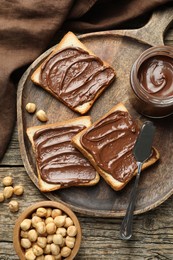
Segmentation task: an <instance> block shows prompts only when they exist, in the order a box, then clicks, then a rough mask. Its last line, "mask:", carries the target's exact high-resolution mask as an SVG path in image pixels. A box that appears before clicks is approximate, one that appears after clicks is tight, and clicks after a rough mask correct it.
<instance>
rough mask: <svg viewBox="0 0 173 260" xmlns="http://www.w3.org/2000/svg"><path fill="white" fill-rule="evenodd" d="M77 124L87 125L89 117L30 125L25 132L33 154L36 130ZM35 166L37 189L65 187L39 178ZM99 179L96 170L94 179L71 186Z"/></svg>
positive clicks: (90, 183)
mask: <svg viewBox="0 0 173 260" xmlns="http://www.w3.org/2000/svg"><path fill="white" fill-rule="evenodd" d="M72 124H73V125H79V124H82V125H84V126H86V127H89V126H90V125H91V117H90V116H81V117H78V118H75V119H70V120H67V121H63V122H58V123H53V124H47V125H41V126H32V127H29V128H27V130H26V133H27V135H28V138H29V140H30V142H31V144H32V149H33V152H34V154H36V149H35V145H34V140H33V137H34V134H35V132H36V131H37V130H41V129H49V128H52V127H58V126H70V125H72ZM36 168H37V174H38V183H39V189H40V190H41V191H43V192H50V191H54V190H58V189H62V188H65V186H62V185H60V184H50V183H47V182H45V181H44V180H43V179H42V178H41V174H40V169H39V168H38V164H37V162H36ZM99 180H100V176H99V174H98V173H97V172H96V176H95V179H93V180H91V181H90V182H87V183H81V184H80V183H79V184H76V185H73V186H93V185H95V184H97V183H98V182H99Z"/></svg>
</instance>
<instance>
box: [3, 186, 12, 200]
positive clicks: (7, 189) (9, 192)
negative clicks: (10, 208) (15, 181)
mask: <svg viewBox="0 0 173 260" xmlns="http://www.w3.org/2000/svg"><path fill="white" fill-rule="evenodd" d="M3 193H4V197H5V199H9V198H11V197H12V195H13V187H12V186H7V187H5V188H4V191H3Z"/></svg>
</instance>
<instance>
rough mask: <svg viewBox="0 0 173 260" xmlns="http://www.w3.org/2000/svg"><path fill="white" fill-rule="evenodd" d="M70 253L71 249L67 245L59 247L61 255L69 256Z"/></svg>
mask: <svg viewBox="0 0 173 260" xmlns="http://www.w3.org/2000/svg"><path fill="white" fill-rule="evenodd" d="M70 254H71V249H70V248H69V247H67V246H65V247H63V248H62V249H61V255H62V256H63V257H67V256H69V255H70Z"/></svg>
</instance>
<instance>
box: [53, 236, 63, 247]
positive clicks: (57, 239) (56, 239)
mask: <svg viewBox="0 0 173 260" xmlns="http://www.w3.org/2000/svg"><path fill="white" fill-rule="evenodd" d="M62 242H63V236H62V235H61V234H56V235H53V243H54V244H55V245H62Z"/></svg>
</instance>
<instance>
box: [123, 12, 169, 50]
mask: <svg viewBox="0 0 173 260" xmlns="http://www.w3.org/2000/svg"><path fill="white" fill-rule="evenodd" d="M172 21H173V7H166V8H165V7H164V8H163V7H162V8H160V9H158V10H156V11H155V12H154V13H153V14H152V16H151V18H150V20H149V21H148V23H147V24H145V25H144V26H143V27H141V28H139V29H135V30H134V29H133V30H126V31H125V35H127V36H130V37H135V38H136V39H137V40H139V41H140V42H147V43H149V44H150V45H152V46H156V45H164V40H163V39H164V34H165V32H166V30H167V28H168V27H169V26H170V24H171V22H172Z"/></svg>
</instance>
